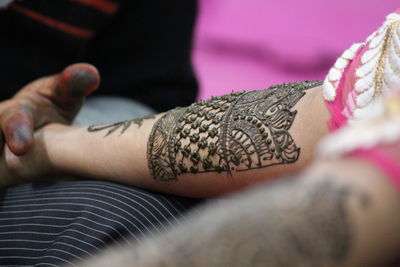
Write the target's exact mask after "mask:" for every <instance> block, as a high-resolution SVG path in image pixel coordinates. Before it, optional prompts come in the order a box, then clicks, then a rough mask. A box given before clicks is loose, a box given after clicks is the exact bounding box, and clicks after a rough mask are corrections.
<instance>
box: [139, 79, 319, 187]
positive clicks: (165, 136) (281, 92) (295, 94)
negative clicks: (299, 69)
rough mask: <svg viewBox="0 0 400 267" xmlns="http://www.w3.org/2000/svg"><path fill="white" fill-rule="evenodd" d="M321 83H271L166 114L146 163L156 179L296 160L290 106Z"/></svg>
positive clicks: (156, 129) (293, 113)
mask: <svg viewBox="0 0 400 267" xmlns="http://www.w3.org/2000/svg"><path fill="white" fill-rule="evenodd" d="M321 84H322V83H321V82H301V83H289V84H283V85H278V86H272V87H270V88H269V89H267V90H258V91H247V92H236V93H232V94H230V95H225V96H218V97H213V98H211V99H209V100H201V101H199V102H197V103H194V104H192V105H191V106H189V107H186V108H177V109H174V110H172V111H169V112H168V113H166V114H165V115H164V116H163V117H161V118H160V119H159V120H158V121H157V122H156V123H155V124H154V126H153V129H152V132H151V134H150V137H149V141H148V151H147V154H148V155H147V156H148V165H149V169H150V171H151V173H152V175H153V177H154V178H155V179H157V180H163V181H166V180H171V179H177V177H178V176H179V175H180V174H183V173H188V172H190V173H200V172H223V171H225V172H228V173H231V172H232V171H245V170H249V169H256V168H263V167H268V166H272V165H276V164H286V163H293V162H295V161H296V160H297V159H298V157H299V155H300V148H299V147H297V146H296V144H295V142H294V140H293V138H292V137H291V136H290V134H289V132H288V131H289V129H290V127H291V125H292V123H293V120H294V118H295V116H296V113H297V112H296V111H295V110H291V109H292V108H293V107H294V105H295V104H296V103H297V102H298V101H299V100H300V99H301V98H302V97H303V96H304V95H305V90H307V89H309V88H312V87H316V86H319V85H321Z"/></svg>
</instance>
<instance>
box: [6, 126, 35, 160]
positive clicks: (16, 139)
mask: <svg viewBox="0 0 400 267" xmlns="http://www.w3.org/2000/svg"><path fill="white" fill-rule="evenodd" d="M5 132H6V141H7V145H8V147H9V148H10V150H11V152H13V153H14V154H15V155H22V154H25V153H26V152H28V150H29V149H30V148H31V147H32V144H33V130H32V128H31V127H29V126H28V125H27V124H18V125H15V124H14V125H13V124H11V125H10V126H9V127H8V129H6V130H5ZM7 137H8V138H7Z"/></svg>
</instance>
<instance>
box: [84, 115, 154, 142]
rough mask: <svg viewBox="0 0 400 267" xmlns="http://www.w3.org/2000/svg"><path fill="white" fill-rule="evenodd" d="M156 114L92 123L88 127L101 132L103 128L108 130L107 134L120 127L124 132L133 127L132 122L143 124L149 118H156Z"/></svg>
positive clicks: (91, 130)
mask: <svg viewBox="0 0 400 267" xmlns="http://www.w3.org/2000/svg"><path fill="white" fill-rule="evenodd" d="M154 118H155V116H154V115H147V116H144V117H141V118H135V119H132V120H127V121H121V122H117V123H113V124H108V125H92V126H89V127H88V128H87V130H88V132H99V131H102V130H108V131H107V133H106V135H105V136H104V137H106V136H108V135H110V134H112V133H113V132H115V131H117V130H118V129H121V134H123V133H124V132H125V131H126V130H128V129H129V127H131V125H132V123H134V124H136V125H137V126H138V127H140V126H142V124H143V121H144V120H147V119H154Z"/></svg>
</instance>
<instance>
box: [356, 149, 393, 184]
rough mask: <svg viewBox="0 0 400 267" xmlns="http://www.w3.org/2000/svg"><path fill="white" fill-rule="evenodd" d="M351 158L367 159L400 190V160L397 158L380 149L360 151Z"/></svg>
mask: <svg viewBox="0 0 400 267" xmlns="http://www.w3.org/2000/svg"><path fill="white" fill-rule="evenodd" d="M351 156H354V157H358V158H361V159H365V160H367V161H369V162H371V163H373V164H374V165H376V166H377V167H378V168H379V169H381V170H382V171H383V172H384V173H385V174H386V175H387V176H388V177H389V178H390V179H391V181H392V182H393V183H394V184H395V186H396V187H397V189H398V190H400V164H399V160H398V159H396V158H397V157H396V158H394V157H393V156H390V154H389V153H386V152H385V151H383V150H381V149H378V148H372V149H360V150H357V151H355V152H353V153H351Z"/></svg>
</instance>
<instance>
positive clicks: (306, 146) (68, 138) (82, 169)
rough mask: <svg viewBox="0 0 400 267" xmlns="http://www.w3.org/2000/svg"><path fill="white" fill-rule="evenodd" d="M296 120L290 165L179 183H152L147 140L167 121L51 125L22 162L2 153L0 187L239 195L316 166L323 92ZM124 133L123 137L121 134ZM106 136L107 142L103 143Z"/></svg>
mask: <svg viewBox="0 0 400 267" xmlns="http://www.w3.org/2000/svg"><path fill="white" fill-rule="evenodd" d="M293 110H295V111H297V114H296V116H295V118H294V120H293V123H292V125H291V127H290V128H289V134H290V135H291V136H292V138H293V140H294V142H295V144H296V146H297V147H299V148H300V149H301V150H300V151H301V152H300V153H299V157H298V159H297V160H296V161H294V162H292V163H290V164H277V165H273V166H268V167H265V168H256V169H249V170H246V171H240V172H237V171H232V172H231V173H230V174H229V173H228V172H204V173H184V174H182V175H180V176H179V177H178V179H175V180H169V181H160V180H157V179H154V177H153V175H152V171H151V170H150V169H149V167H148V163H149V162H148V157H147V155H146V153H148V151H147V150H148V147H147V140H148V139H149V136H150V134H151V132H152V129H153V127H154V124H155V123H156V122H157V121H158V120H159V119H160V118H161V117H162V116H163V115H164V114H159V115H155V116H154V118H148V119H146V120H142V121H140V124H141V126H139V124H138V123H132V124H131V125H130V126H129V127H125V128H126V129H125V130H123V129H124V124H123V125H122V126H118V127H119V128H117V129H116V130H115V131H114V132H113V133H112V134H108V131H109V129H110V127H108V128H107V129H105V130H101V131H89V132H88V130H87V129H86V128H85V127H71V126H63V125H57V124H52V125H48V126H45V127H43V129H41V130H40V131H38V132H37V133H36V137H35V143H34V146H33V150H32V151H29V153H27V154H26V155H24V156H21V157H18V156H15V155H13V154H12V153H10V152H11V151H10V150H8V149H6V150H4V158H5V160H3V161H1V165H0V173H1V175H2V176H1V178H2V179H1V181H2V186H8V185H10V184H15V183H20V182H23V181H26V180H31V179H35V178H38V177H42V176H44V175H48V174H72V175H80V176H86V177H91V178H96V179H107V180H112V181H115V182H119V183H124V184H130V185H134V186H137V187H141V188H145V189H149V190H154V191H159V192H165V193H170V194H176V195H181V196H191V197H210V196H216V195H220V194H223V193H227V192H231V191H235V190H237V189H240V188H243V187H245V186H247V185H249V184H253V183H255V182H258V181H262V180H269V179H273V178H275V177H277V176H278V175H282V174H287V173H291V172H294V171H298V170H300V169H302V168H303V167H305V166H306V165H308V164H309V163H310V162H311V160H312V155H313V153H314V149H315V144H316V143H317V142H318V141H319V140H320V138H321V137H322V136H324V135H325V134H327V133H328V129H327V126H326V123H325V122H326V120H327V119H328V117H329V114H328V111H327V110H326V108H325V105H324V102H323V98H322V90H321V87H315V88H312V89H308V90H307V91H306V93H305V95H304V96H303V97H302V98H301V99H300V100H299V101H298V102H297V103H296V104H295V105H294V107H293ZM122 132H123V133H122ZM105 136H106V137H105Z"/></svg>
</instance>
